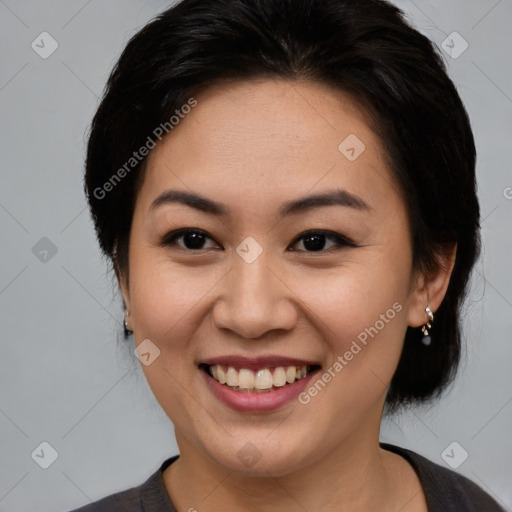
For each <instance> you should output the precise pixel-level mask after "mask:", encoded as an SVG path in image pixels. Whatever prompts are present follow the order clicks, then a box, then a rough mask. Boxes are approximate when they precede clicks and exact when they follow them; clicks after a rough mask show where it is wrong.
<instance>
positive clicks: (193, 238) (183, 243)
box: [161, 229, 213, 251]
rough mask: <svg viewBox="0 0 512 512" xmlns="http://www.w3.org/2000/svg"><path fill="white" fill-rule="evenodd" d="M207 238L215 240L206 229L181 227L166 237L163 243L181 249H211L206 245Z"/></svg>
mask: <svg viewBox="0 0 512 512" xmlns="http://www.w3.org/2000/svg"><path fill="white" fill-rule="evenodd" d="M207 240H213V239H212V238H211V237H209V236H208V235H207V234H206V233H205V232H204V231H201V230H198V229H179V230H177V231H173V232H172V233H169V234H168V235H166V236H165V237H164V239H163V240H162V243H161V245H162V246H164V247H169V246H178V247H180V248H181V249H185V250H190V251H199V250H202V249H209V248H211V247H205V243H206V242H207Z"/></svg>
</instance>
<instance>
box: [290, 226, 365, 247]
mask: <svg viewBox="0 0 512 512" xmlns="http://www.w3.org/2000/svg"><path fill="white" fill-rule="evenodd" d="M328 240H330V241H331V243H332V245H331V246H330V247H327V249H326V247H325V246H326V245H328V243H329V242H328ZM298 242H302V244H303V247H304V248H305V249H299V250H300V251H302V252H304V251H305V252H322V251H331V250H333V249H340V248H342V247H356V244H355V243H354V242H352V241H351V240H349V239H348V238H346V237H344V236H342V235H340V234H339V233H334V232H331V231H309V232H307V233H304V234H302V235H300V236H299V237H297V238H296V239H295V242H294V244H293V245H296V244H297V243H298Z"/></svg>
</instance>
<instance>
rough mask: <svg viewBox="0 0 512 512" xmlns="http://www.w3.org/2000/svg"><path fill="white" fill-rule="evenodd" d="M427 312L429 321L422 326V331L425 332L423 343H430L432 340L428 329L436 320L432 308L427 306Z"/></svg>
mask: <svg viewBox="0 0 512 512" xmlns="http://www.w3.org/2000/svg"><path fill="white" fill-rule="evenodd" d="M425 313H427V317H428V321H427V323H426V324H425V325H424V326H423V327H422V328H421V332H422V333H423V337H422V338H421V342H422V343H423V345H426V346H428V345H430V342H431V341H432V339H431V337H430V335H429V333H428V330H429V329H430V328H431V327H432V322H433V321H434V313H432V310H431V309H430V308H429V307H428V306H427V307H426V308H425Z"/></svg>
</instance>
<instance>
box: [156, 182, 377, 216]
mask: <svg viewBox="0 0 512 512" xmlns="http://www.w3.org/2000/svg"><path fill="white" fill-rule="evenodd" d="M172 203H178V204H183V205H186V206H189V207H190V208H194V209H196V210H199V211H200V212H203V213H207V214H209V215H214V216H217V217H225V216H227V215H228V214H229V210H228V208H227V207H226V206H225V205H223V204H222V203H219V202H217V201H214V200H212V199H209V198H207V197H204V196H201V195H199V194H196V193H193V192H186V191H184V190H173V189H170V190H166V191H165V192H163V193H162V194H160V195H159V196H158V197H157V198H156V199H155V200H154V201H153V202H152V203H151V206H150V208H149V211H150V212H151V211H153V210H156V209H157V208H159V207H160V206H162V205H165V204H172ZM325 206H345V207H349V208H354V209H355V210H361V211H364V210H366V211H369V210H372V209H373V208H371V207H370V205H368V203H366V201H364V200H363V199H362V198H361V197H359V196H357V195H355V194H352V193H350V192H348V191H347V190H341V189H336V190H332V191H328V192H325V193H322V194H314V195H309V196H306V197H302V198H299V199H295V200H292V201H288V202H286V203H284V204H282V205H281V207H280V208H279V214H280V215H281V217H285V216H288V215H298V214H300V213H305V212H307V211H310V210H313V209H316V208H320V207H325Z"/></svg>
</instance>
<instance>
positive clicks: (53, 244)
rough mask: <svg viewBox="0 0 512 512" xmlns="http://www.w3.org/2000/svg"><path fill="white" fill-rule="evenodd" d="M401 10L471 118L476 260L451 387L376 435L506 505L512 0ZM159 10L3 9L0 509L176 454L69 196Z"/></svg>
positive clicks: (86, 227) (59, 501)
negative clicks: (115, 72) (119, 70)
mask: <svg viewBox="0 0 512 512" xmlns="http://www.w3.org/2000/svg"><path fill="white" fill-rule="evenodd" d="M397 4H398V5H399V6H400V7H402V8H403V9H404V10H405V11H406V12H407V14H408V17H409V19H410V20H411V22H412V23H413V24H414V26H415V27H416V28H418V29H419V30H420V31H422V32H423V33H425V34H427V35H428V36H429V37H430V38H431V39H432V40H433V41H434V42H435V44H436V45H438V46H439V47H440V48H441V51H442V52H443V55H444V59H445V61H446V63H447V65H448V68H449V73H450V76H451V77H452V79H453V80H454V82H455V84H456V85H457V87H458V90H459V92H460V94H461V96H462V98H463V100H464V102H465V105H466V107H467V109H468V112H469V115H470V117H471V120H472V124H473V127H474V132H475V137H476V142H477V147H478V168H477V174H478V187H479V197H480V200H481V209H482V235H483V255H482V257H481V259H480V261H479V262H478V264H477V267H476V271H475V275H474V280H473V282H472V289H471V294H470V297H469V300H468V303H467V307H466V316H465V341H466V351H465V356H464V360H463V364H462V366H461V369H460V373H459V375H458V378H457V380H456V383H455V385H454V386H453V387H452V388H451V390H450V392H449V393H447V394H446V395H445V397H444V398H443V399H442V401H440V402H439V403H438V404H436V405H435V406H431V407H422V408H417V409H414V410H411V411H409V412H407V413H405V414H402V415H400V416H397V417H394V418H392V419H389V420H386V421H384V422H383V426H382V440H383V441H386V442H391V443H394V444H398V445H401V446H405V447H408V448H412V449H414V450H416V451H417V452H419V453H421V454H423V455H425V456H427V457H428V458H430V459H431V460H433V461H435V462H437V463H439V464H443V465H447V462H446V461H445V459H443V457H442V453H443V452H444V451H445V449H446V448H447V447H449V446H450V445H451V448H449V450H452V449H454V447H455V451H454V452H452V453H454V454H455V456H456V457H457V458H458V459H461V458H463V457H462V456H463V455H464V453H465V452H467V454H468V457H467V459H466V460H465V461H464V462H463V463H462V464H461V465H460V466H458V467H457V469H456V470H457V471H459V472H460V473H462V474H464V475H466V476H468V477H469V478H471V479H472V480H474V481H476V482H477V483H478V484H479V485H480V486H482V487H483V488H484V489H485V490H486V491H487V492H489V493H490V494H491V495H493V496H494V497H495V498H496V499H497V500H499V501H500V502H501V503H502V505H503V506H504V507H507V508H508V510H512V462H511V461H512V441H511V432H512V429H511V426H512V385H511V384H512V377H511V373H512V372H511V370H510V363H511V359H512V357H511V356H512V343H511V341H512V340H511V332H512V322H511V317H512V277H511V272H510V261H511V260H512V243H511V233H512V231H511V228H510V219H511V218H512V188H511V187H512V173H511V165H510V162H511V159H512V158H511V157H512V150H511V146H512V145H511V134H512V129H511V127H512V74H511V68H510V48H511V47H512V37H511V31H510V24H511V21H512V3H511V2H510V0H500V1H496V0H484V1H482V0H435V1H422V0H415V1H405V0H403V1H400V2H397ZM168 5H169V2H163V1H157V0H155V1H151V2H149V1H145V2H143V1H135V0H108V1H101V2H100V1H98V0H89V1H86V0H79V1H78V0H77V1H64V0H51V1H45V2H41V1H34V0H19V1H14V0H0V44H1V46H0V47H1V48H2V50H1V51H2V65H1V68H0V108H1V141H0V145H1V146H0V147H1V189H0V219H1V235H2V245H1V253H2V254H1V258H2V259H1V261H2V266H1V274H0V306H1V333H2V343H1V354H0V364H1V372H0V379H1V382H0V432H1V436H2V441H1V446H0V460H1V461H2V467H1V469H0V511H4V512H7V511H9V512H11V511H13V512H14V511H22V512H36V511H37V512H45V511H48V512H50V511H51V512H59V511H61V512H63V511H67V510H70V509H72V508H74V507H77V506H79V505H82V504H86V503H89V502H90V501H91V500H96V499H98V498H100V497H102V496H105V495H107V494H110V493H113V492H115V491H119V490H122V489H126V488H128V487H129V486H133V485H138V484H140V483H142V482H143V481H144V480H145V479H146V478H147V477H148V476H149V475H150V474H151V473H152V472H153V471H155V470H156V469H157V468H158V466H159V465H160V464H161V462H162V461H163V460H164V459H165V458H167V457H169V456H171V455H173V454H175V453H177V448H176V444H175V441H174V434H173V428H172V424H171V423H170V421H169V420H168V419H167V417H166V416H165V414H164V413H163V412H162V411H161V410H160V408H159V406H158V405H157V403H156V401H155V399H154V398H153V396H152V394H151V392H150V391H149V389H148V386H147V384H146V382H145V380H144V377H143V376H142V372H141V370H140V368H139V363H138V361H137V360H136V359H135V357H134V356H133V354H132V347H127V346H126V344H125V343H124V342H123V341H122V340H121V339H120V337H119V336H118V334H119V333H120V326H121V321H122V311H121V304H120V300H119V296H118V294H117V291H116V287H115V283H114V281H113V280H112V276H110V275H108V274H107V271H106V269H107V267H106V264H105V262H104V261H103V260H102V258H101V256H100V253H99V249H98V247H97V243H96V240H95V235H94V231H93V226H92V222H91V220H90V216H89V212H88V210H87V208H86V202H85V198H84V195H83V190H82V173H83V162H84V147H85V140H86V133H87V129H88V126H89V123H90V121H91V118H92V116H93V114H94V112H95V109H96V108H97V105H98V102H99V97H100V96H101V93H102V90H103V87H104V84H105V82H106V79H107V76H108V73H109V71H110V70H111V68H112V66H113V64H114V62H115V61H116V59H117V57H118V56H119V54H120V52H121V50H122V49H123V47H124V46H125V44H126V42H127V40H128V38H129V37H130V36H131V35H133V34H134V33H135V32H136V31H137V30H139V29H140V28H141V27H142V26H143V25H144V24H145V23H147V21H149V20H150V19H151V18H152V17H153V16H154V15H156V14H157V13H159V12H160V11H162V10H164V9H165V8H166V7H167V6H168ZM42 32H47V33H48V35H43V36H41V35H40V34H41V33H42ZM453 32H457V33H458V35H453V34H452V33H453ZM459 36H460V37H459ZM41 39H43V40H44V43H41ZM33 41H34V44H33ZM443 41H447V42H448V45H449V46H452V47H453V48H452V50H451V51H452V52H455V53H452V56H450V55H449V54H448V53H446V51H445V50H443V49H442V48H443ZM451 41H453V42H451ZM465 42H467V45H468V47H467V49H465V51H464V52H463V53H461V54H460V55H457V57H456V58H454V56H455V55H456V54H458V53H459V52H461V51H462V49H464V48H465V44H466V43H465ZM56 44H58V47H57V48H56V50H55V51H54V52H53V53H52V54H51V55H49V56H48V55H45V52H50V51H51V50H52V49H53V46H55V45H56ZM37 45H38V46H37ZM52 45H53V46H52ZM444 46H445V47H446V46H447V43H444ZM41 54H43V56H46V58H43V57H42V56H41ZM118 338H119V339H118ZM42 442H46V443H49V445H50V446H51V448H50V447H48V445H41V443H42ZM453 442H456V443H457V445H452V443H453ZM52 449H53V450H55V453H54V452H52ZM41 450H43V451H44V453H45V457H46V461H47V462H48V461H50V459H48V457H52V458H55V456H56V457H57V458H56V459H55V460H54V461H53V463H52V464H51V465H50V466H49V467H48V468H47V469H43V468H42V467H41V466H40V464H41V463H43V461H42V458H43V457H41V456H40V457H39V458H38V457H37V454H40V455H41ZM45 450H46V451H45Z"/></svg>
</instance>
